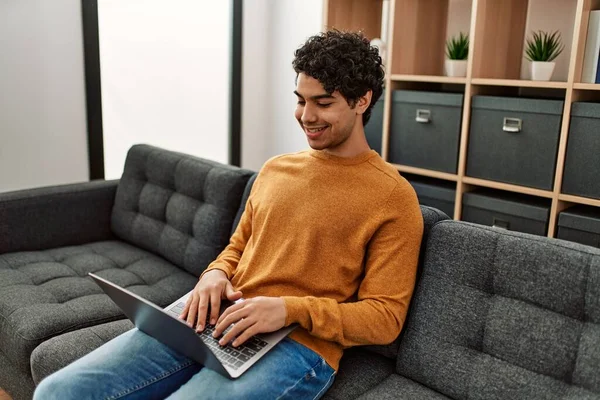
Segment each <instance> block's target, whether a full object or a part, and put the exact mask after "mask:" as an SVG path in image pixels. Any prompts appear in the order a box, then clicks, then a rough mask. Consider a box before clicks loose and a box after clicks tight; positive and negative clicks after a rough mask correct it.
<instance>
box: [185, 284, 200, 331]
mask: <svg viewBox="0 0 600 400" xmlns="http://www.w3.org/2000/svg"><path fill="white" fill-rule="evenodd" d="M197 312H198V295H197V294H196V293H195V292H194V294H193V295H192V301H191V302H190V307H189V310H188V313H187V321H186V322H187V324H188V325H189V326H194V320H195V319H196V313H197Z"/></svg>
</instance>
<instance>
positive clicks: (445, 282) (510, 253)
mask: <svg viewBox="0 0 600 400" xmlns="http://www.w3.org/2000/svg"><path fill="white" fill-rule="evenodd" d="M405 329H406V331H405V335H404V337H403V340H402V341H401V343H400V348H399V352H398V359H397V364H396V368H397V372H398V373H399V374H400V375H403V376H405V377H407V378H410V379H412V380H414V381H416V382H419V383H421V384H423V385H425V386H427V387H429V388H432V389H434V390H436V391H438V392H440V393H443V394H445V395H447V396H449V397H451V398H453V399H467V398H468V399H517V398H519V399H542V398H543V399H555V398H556V399H558V398H595V399H596V398H600V396H599V395H600V250H598V249H595V248H592V247H587V246H583V245H579V244H575V243H570V242H565V241H561V240H556V239H549V238H545V237H539V236H533V235H527V234H522V233H517V232H509V231H505V230H500V229H496V228H490V227H485V226H481V225H475V224H469V223H465V222H458V221H444V222H441V223H439V224H437V225H435V226H434V227H433V229H432V230H431V232H430V235H429V239H428V241H427V248H426V251H425V262H424V265H423V271H422V277H421V280H420V282H419V284H418V286H417V289H416V292H415V295H414V297H413V310H412V314H411V316H410V318H409V319H408V321H407V325H406V328H405Z"/></svg>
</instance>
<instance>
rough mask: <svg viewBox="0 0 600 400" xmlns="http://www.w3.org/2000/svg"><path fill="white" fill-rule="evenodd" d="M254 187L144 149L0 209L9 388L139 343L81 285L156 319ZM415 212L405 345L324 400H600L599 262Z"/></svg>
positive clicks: (564, 247)
mask: <svg viewBox="0 0 600 400" xmlns="http://www.w3.org/2000/svg"><path fill="white" fill-rule="evenodd" d="M252 178H253V173H252V172H251V171H245V170H242V169H238V168H235V167H228V166H223V165H219V164H216V163H212V162H209V161H206V160H201V159H197V158H194V157H190V156H187V155H183V154H178V153H173V152H168V151H165V150H161V149H157V148H153V147H150V146H134V147H133V148H132V149H131V151H130V152H129V154H128V158H127V162H126V167H125V171H124V174H123V177H122V178H121V180H120V181H118V182H117V181H113V182H93V183H87V184H81V185H69V186H62V187H56V188H46V189H36V190H31V191H22V192H16V193H9V194H3V195H0V387H2V388H4V389H6V390H7V391H8V392H9V393H11V394H12V395H13V396H14V398H15V399H25V398H29V397H30V396H31V392H32V390H33V388H34V385H35V384H36V383H38V382H40V380H41V379H43V378H44V377H45V376H47V375H48V374H50V373H52V372H54V371H55V370H57V369H59V368H60V367H62V366H64V365H66V364H68V363H69V362H71V361H73V360H75V359H77V358H79V357H81V356H82V355H84V354H86V353H88V352H89V351H91V350H93V349H94V348H96V347H98V346H100V345H101V344H103V343H105V342H106V341H108V340H110V339H111V338H113V337H115V336H117V335H118V334H120V333H122V332H124V331H125V330H127V329H130V328H131V324H130V323H129V322H128V320H124V319H123V316H122V315H121V313H120V312H119V310H118V309H117V308H116V307H115V306H114V305H113V304H112V303H111V302H110V300H108V298H107V297H106V296H104V295H103V294H102V293H101V291H100V289H99V288H97V287H96V286H95V285H94V284H93V282H92V281H91V280H89V278H86V277H85V274H86V273H87V272H89V271H95V272H97V273H99V274H100V275H103V276H105V277H107V278H109V279H111V280H114V281H115V282H117V283H119V284H121V285H124V286H127V287H128V288H129V289H130V290H133V291H135V292H137V293H139V294H140V295H142V296H144V297H146V298H148V299H150V300H152V301H154V302H155V303H157V304H160V305H166V304H168V303H170V302H171V301H173V300H174V299H175V298H177V297H178V296H180V295H181V294H183V293H185V292H186V291H188V290H190V289H191V288H192V287H193V285H194V284H195V282H196V280H197V276H198V275H199V274H200V273H201V271H202V270H203V269H204V268H205V267H206V265H207V264H208V263H209V262H210V261H211V260H212V259H213V258H214V257H215V256H216V254H218V252H219V251H220V249H222V248H223V247H224V246H225V245H226V243H227V240H228V237H229V235H230V233H231V232H232V230H233V229H234V227H235V226H236V223H237V221H236V219H239V216H240V213H241V210H242V209H243V206H244V204H245V200H246V198H247V194H248V192H249V189H250V187H251V185H252V181H253V179H252ZM421 210H422V212H423V218H424V221H425V233H426V234H425V236H424V240H423V246H422V252H421V262H420V274H419V275H420V277H419V279H418V283H417V288H416V291H415V296H414V299H413V302H412V304H411V310H410V312H409V317H408V320H407V322H406V324H405V328H404V330H403V332H402V333H401V335H400V337H399V338H398V339H397V340H396V341H395V342H394V343H392V344H390V345H388V346H368V347H363V348H353V349H349V350H347V351H346V353H345V355H344V357H343V359H342V362H341V366H340V371H339V374H338V377H337V379H336V381H335V383H334V385H333V386H332V388H331V389H330V390H329V391H328V392H327V393H326V395H325V398H327V399H351V398H361V399H435V398H453V399H495V398H502V399H512V398H515V399H516V398H523V399H536V398H539V399H554V398H561V399H565V398H572V399H600V251H598V250H597V249H593V248H591V247H586V246H582V245H577V244H573V243H568V242H563V241H559V240H553V239H547V238H541V237H537V236H531V235H525V234H519V233H513V232H508V231H501V230H497V229H492V228H487V227H483V226H478V225H473V224H468V223H462V222H457V221H450V220H448V217H447V216H446V215H445V214H443V213H442V212H440V211H438V210H435V209H432V208H429V207H425V206H422V207H421ZM399 234H400V233H399Z"/></svg>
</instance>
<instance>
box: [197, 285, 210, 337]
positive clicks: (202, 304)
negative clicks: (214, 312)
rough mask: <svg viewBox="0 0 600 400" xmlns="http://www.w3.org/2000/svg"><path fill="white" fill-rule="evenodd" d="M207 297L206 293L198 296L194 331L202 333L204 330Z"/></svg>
mask: <svg viewBox="0 0 600 400" xmlns="http://www.w3.org/2000/svg"><path fill="white" fill-rule="evenodd" d="M209 297H210V296H209V295H207V294H206V293H204V294H201V295H200V301H199V302H198V325H197V326H196V331H198V332H202V331H203V330H204V324H205V323H206V313H207V312H208V300H209Z"/></svg>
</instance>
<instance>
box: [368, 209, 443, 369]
mask: <svg viewBox="0 0 600 400" xmlns="http://www.w3.org/2000/svg"><path fill="white" fill-rule="evenodd" d="M421 214H423V239H422V240H421V252H420V254H419V265H418V269H417V282H418V281H419V277H420V275H421V269H422V266H423V258H424V255H425V246H426V244H427V239H428V237H429V232H430V231H431V228H433V226H434V225H435V224H437V223H438V222H440V221H444V220H447V219H450V217H448V216H447V215H446V214H445V213H444V212H443V211H440V210H438V209H437V208H433V207H429V206H424V205H421ZM398 234H402V233H401V232H399V233H398ZM411 309H412V302H411V306H410V308H409V310H408V315H407V319H408V316H410V313H411ZM403 334H404V330H403V331H402V332H400V335H399V336H398V338H396V340H394V341H393V342H392V343H390V344H388V345H381V346H367V349H368V350H371V351H373V352H375V353H378V354H381V355H383V356H386V357H388V358H396V356H397V355H398V347H399V345H400V341H401V340H402V336H403Z"/></svg>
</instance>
